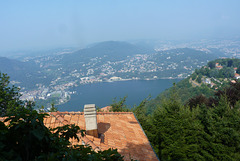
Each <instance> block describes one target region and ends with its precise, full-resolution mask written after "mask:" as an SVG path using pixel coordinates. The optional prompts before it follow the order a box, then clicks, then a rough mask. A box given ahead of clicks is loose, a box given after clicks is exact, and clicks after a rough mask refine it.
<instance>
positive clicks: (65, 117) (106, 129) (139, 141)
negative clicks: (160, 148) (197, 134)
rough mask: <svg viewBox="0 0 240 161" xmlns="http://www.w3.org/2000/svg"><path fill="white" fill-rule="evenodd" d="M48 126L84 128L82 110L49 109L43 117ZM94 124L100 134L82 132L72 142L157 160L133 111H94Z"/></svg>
mask: <svg viewBox="0 0 240 161" xmlns="http://www.w3.org/2000/svg"><path fill="white" fill-rule="evenodd" d="M44 124H45V125H46V126H47V127H49V128H55V127H57V126H63V125H66V124H75V125H78V126H79V127H80V128H81V129H86V127H85V126H86V125H85V119H84V113H83V112H51V113H49V116H47V117H46V118H45V119H44ZM97 128H98V133H99V137H98V138H97V137H93V136H90V135H85V136H84V137H82V136H81V135H80V134H79V135H78V136H79V138H80V142H77V140H70V141H71V142H72V144H73V145H74V144H89V145H90V146H91V147H92V149H93V150H95V151H99V150H107V149H109V148H114V149H116V148H117V149H118V152H119V153H120V154H121V155H123V156H124V160H130V158H132V159H136V160H152V161H154V160H158V158H157V156H156V154H155V153H154V151H153V148H152V147H151V145H150V142H149V141H148V138H147V137H146V135H145V133H144V131H143V129H142V128H141V126H140V124H139V122H138V121H137V119H136V117H135V115H134V114H133V113H132V112H97Z"/></svg>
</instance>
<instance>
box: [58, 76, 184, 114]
mask: <svg viewBox="0 0 240 161" xmlns="http://www.w3.org/2000/svg"><path fill="white" fill-rule="evenodd" d="M178 81H180V79H159V80H133V81H119V82H101V83H95V84H86V85H81V86H78V87H76V88H73V89H72V90H73V91H76V94H73V95H72V96H71V99H70V101H69V102H67V103H65V104H62V105H58V106H57V107H58V109H59V111H82V110H83V107H84V105H85V104H96V106H97V107H100V108H101V107H105V106H109V105H110V104H111V103H112V102H113V99H114V98H117V100H119V99H120V98H123V97H124V96H127V100H126V105H127V106H128V108H132V107H133V106H134V105H139V103H140V102H141V101H142V100H143V99H145V98H147V97H148V96H149V95H151V98H155V97H156V96H157V95H158V94H160V93H161V92H163V91H164V90H165V89H167V88H169V87H171V86H172V85H173V83H177V82H178Z"/></svg>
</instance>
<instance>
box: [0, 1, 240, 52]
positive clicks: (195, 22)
mask: <svg viewBox="0 0 240 161" xmlns="http://www.w3.org/2000/svg"><path fill="white" fill-rule="evenodd" d="M239 7H240V0H144V1H143V0H76V1H70V0H56V1H54V0H51V1H49V0H40V1H30V0H28V1H24V0H9V1H8V0H7V1H4V0H0V51H4V50H17V49H46V48H54V47H63V46H82V45H86V44H89V43H92V42H98V41H106V40H121V41H124V40H136V39H160V40H182V39H183V40H186V39H200V38H222V37H233V36H236V35H237V36H239V34H240V9H239Z"/></svg>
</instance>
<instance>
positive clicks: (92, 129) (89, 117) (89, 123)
mask: <svg viewBox="0 0 240 161" xmlns="http://www.w3.org/2000/svg"><path fill="white" fill-rule="evenodd" d="M84 117H85V123H86V133H87V134H88V135H91V136H94V137H98V130H97V112H96V106H95V104H87V105H84Z"/></svg>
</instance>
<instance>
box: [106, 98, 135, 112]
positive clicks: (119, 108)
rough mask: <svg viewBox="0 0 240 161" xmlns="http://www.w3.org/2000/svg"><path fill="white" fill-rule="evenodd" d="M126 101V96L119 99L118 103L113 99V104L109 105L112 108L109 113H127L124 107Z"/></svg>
mask: <svg viewBox="0 0 240 161" xmlns="http://www.w3.org/2000/svg"><path fill="white" fill-rule="evenodd" d="M126 99H127V96H124V97H123V98H120V100H119V101H118V100H117V98H114V100H113V103H112V104H111V105H110V106H112V108H111V111H112V112H124V111H125V112H127V111H130V110H129V109H128V108H127V106H126V104H125V103H126Z"/></svg>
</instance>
